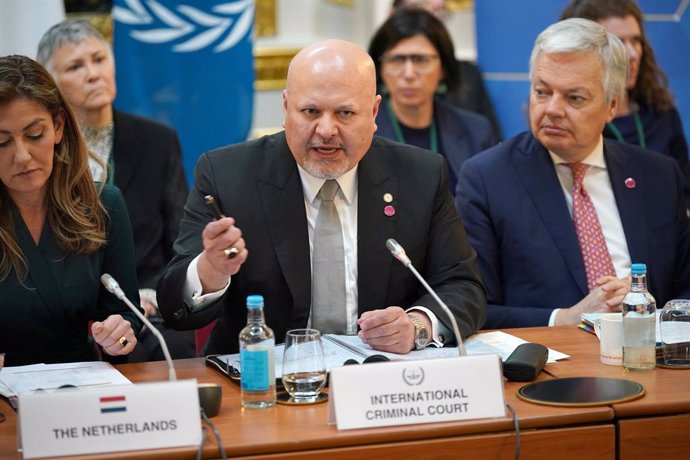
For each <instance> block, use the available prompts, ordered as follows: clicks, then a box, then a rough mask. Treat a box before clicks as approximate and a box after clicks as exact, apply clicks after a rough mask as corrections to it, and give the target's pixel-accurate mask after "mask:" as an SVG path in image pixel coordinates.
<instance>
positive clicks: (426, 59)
mask: <svg viewBox="0 0 690 460" xmlns="http://www.w3.org/2000/svg"><path fill="white" fill-rule="evenodd" d="M437 59H438V55H437V54H390V55H387V56H386V55H384V56H381V63H382V64H383V69H382V71H383V72H385V73H387V74H389V75H399V74H401V73H402V72H403V71H404V70H405V64H406V63H407V61H410V62H411V63H412V66H413V67H414V69H415V70H416V71H417V72H419V73H421V74H426V73H429V72H431V71H432V70H434V63H435V62H436V60H437Z"/></svg>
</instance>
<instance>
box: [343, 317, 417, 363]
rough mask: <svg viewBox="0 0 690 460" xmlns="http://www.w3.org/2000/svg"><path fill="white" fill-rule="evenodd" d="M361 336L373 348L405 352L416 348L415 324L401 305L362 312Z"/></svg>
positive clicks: (360, 321)
mask: <svg viewBox="0 0 690 460" xmlns="http://www.w3.org/2000/svg"><path fill="white" fill-rule="evenodd" d="M357 324H358V325H359V327H360V329H361V330H360V331H359V334H358V335H359V338H360V339H362V341H363V342H364V343H366V344H368V345H369V346H370V347H371V348H373V349H375V350H380V351H387V352H390V353H398V354H405V353H408V352H410V351H411V350H412V349H413V348H414V324H412V321H411V320H410V318H409V317H408V316H407V314H406V313H405V310H403V309H402V308H400V307H388V308H386V309H383V310H373V311H367V312H364V313H362V316H360V317H359V319H358V320H357Z"/></svg>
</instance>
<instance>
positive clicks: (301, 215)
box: [257, 136, 311, 324]
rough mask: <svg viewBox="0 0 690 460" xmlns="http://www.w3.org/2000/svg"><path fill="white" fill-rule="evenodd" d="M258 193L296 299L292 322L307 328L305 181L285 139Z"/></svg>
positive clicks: (279, 141)
mask: <svg viewBox="0 0 690 460" xmlns="http://www.w3.org/2000/svg"><path fill="white" fill-rule="evenodd" d="M276 140H277V145H276V147H275V150H274V153H273V154H272V156H273V158H272V161H269V162H268V164H267V168H268V170H267V171H265V174H262V175H261V177H265V178H267V179H266V180H259V182H258V183H257V189H258V191H259V196H260V198H261V205H262V207H263V210H264V215H265V216H266V222H267V226H268V232H269V234H270V238H271V241H272V242H273V248H274V250H275V254H276V257H277V259H278V263H279V264H280V268H281V270H282V272H283V276H284V277H285V281H286V283H287V285H288V287H289V289H290V292H291V293H292V297H293V299H294V305H295V311H294V312H293V319H294V320H295V321H296V323H297V324H307V319H308V317H309V309H310V306H311V263H310V256H309V235H308V231H307V216H306V212H305V209H304V193H303V191H302V181H301V180H300V177H299V173H298V171H297V165H296V163H295V160H294V158H293V156H292V154H291V153H290V151H289V150H288V147H287V143H286V142H285V137H284V136H279V137H276Z"/></svg>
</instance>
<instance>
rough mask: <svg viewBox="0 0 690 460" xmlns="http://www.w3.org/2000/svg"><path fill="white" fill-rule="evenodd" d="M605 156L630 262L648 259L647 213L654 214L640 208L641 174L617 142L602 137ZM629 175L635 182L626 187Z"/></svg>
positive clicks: (642, 176) (642, 174)
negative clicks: (633, 184) (630, 186)
mask: <svg viewBox="0 0 690 460" xmlns="http://www.w3.org/2000/svg"><path fill="white" fill-rule="evenodd" d="M604 158H605V159H606V167H607V169H608V173H609V179H610V180H611V188H612V189H613V195H614V197H615V198H616V205H617V207H618V214H619V215H620V218H621V224H623V232H624V233H625V240H626V242H627V244H628V252H629V254H630V259H631V260H632V261H633V262H634V261H635V260H649V259H648V254H647V245H646V244H645V242H646V241H647V237H648V233H647V230H648V228H649V226H648V225H647V222H646V219H647V218H646V216H647V215H648V214H649V215H653V212H651V213H650V212H649V210H645V209H643V208H642V203H644V196H645V182H644V173H643V171H641V170H639V168H636V167H635V165H634V164H633V163H632V162H631V161H629V157H628V156H627V155H626V153H625V152H624V151H623V150H621V148H620V146H619V145H616V144H614V143H613V142H611V141H608V140H606V139H605V140H604ZM628 178H630V179H633V180H634V181H635V186H634V187H632V188H628V187H627V186H626V185H625V180H626V179H628Z"/></svg>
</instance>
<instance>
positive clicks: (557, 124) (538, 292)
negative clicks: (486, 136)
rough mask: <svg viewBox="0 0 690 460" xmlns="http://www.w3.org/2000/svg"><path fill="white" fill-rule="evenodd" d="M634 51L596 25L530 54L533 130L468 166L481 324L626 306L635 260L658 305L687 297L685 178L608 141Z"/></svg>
mask: <svg viewBox="0 0 690 460" xmlns="http://www.w3.org/2000/svg"><path fill="white" fill-rule="evenodd" d="M627 73H628V55H627V51H626V48H625V46H624V45H623V44H622V43H621V41H620V40H619V39H618V38H617V37H615V36H614V35H611V34H609V33H607V32H606V30H605V29H604V28H603V27H602V26H600V25H599V24H597V23H595V22H592V21H589V20H585V19H569V20H566V21H561V22H559V23H556V24H554V25H552V26H550V27H548V28H547V29H546V30H544V31H543V32H542V33H541V34H540V35H539V37H538V38H537V40H536V43H535V45H534V49H533V51H532V56H531V58H530V80H531V90H530V110H529V112H530V129H531V132H526V133H522V134H519V135H517V136H515V137H513V138H512V139H509V140H507V141H505V142H504V143H503V144H501V145H499V146H496V147H494V148H492V149H490V150H487V151H485V152H483V153H482V154H480V155H476V156H475V157H473V158H471V159H470V160H468V161H466V162H465V163H464V165H463V168H462V171H461V174H460V178H459V180H458V194H457V197H456V203H455V204H456V207H457V209H458V211H459V212H460V214H461V217H462V219H463V222H464V224H465V228H466V230H467V233H468V236H469V240H470V243H472V245H473V246H474V248H475V249H476V251H477V253H478V255H479V265H480V270H481V273H482V279H483V280H484V283H485V286H486V289H487V300H488V308H487V316H488V318H487V323H486V325H485V327H486V328H506V327H524V326H545V325H567V324H577V323H579V322H580V315H581V314H582V313H585V312H609V311H611V312H613V311H620V303H621V300H622V298H623V296H624V295H625V293H626V292H627V291H628V289H629V284H630V282H629V278H628V277H629V274H630V264H631V262H644V263H646V264H647V267H648V270H649V271H648V274H649V276H648V279H649V288H650V292H651V293H652V294H653V295H654V296H655V297H656V300H657V302H658V303H659V305H663V304H664V303H665V302H666V301H667V300H669V299H672V298H674V297H684V298H685V297H687V296H688V295H690V258H689V252H690V251H689V247H690V235H689V231H690V228H689V224H688V218H687V216H686V213H685V201H684V196H683V179H682V175H681V172H680V169H679V168H678V165H677V164H676V163H675V162H674V161H673V160H672V159H670V158H666V157H663V156H661V155H650V154H649V152H648V151H646V150H643V149H641V148H638V147H635V146H632V145H627V144H622V143H619V142H617V141H614V140H610V139H604V138H603V137H602V134H601V133H602V130H603V128H604V125H605V124H606V123H607V122H608V121H610V120H611V119H612V118H613V116H614V114H615V109H616V106H617V104H618V103H619V98H620V95H621V94H622V92H623V90H624V89H625V81H626V77H627Z"/></svg>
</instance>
